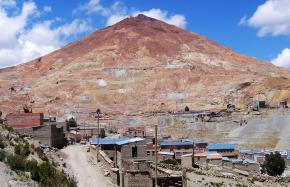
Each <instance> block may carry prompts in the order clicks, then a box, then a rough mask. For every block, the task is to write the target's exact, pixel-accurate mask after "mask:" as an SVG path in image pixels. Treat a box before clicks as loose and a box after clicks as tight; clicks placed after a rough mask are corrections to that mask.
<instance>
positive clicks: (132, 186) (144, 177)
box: [124, 171, 152, 187]
mask: <svg viewBox="0 0 290 187" xmlns="http://www.w3.org/2000/svg"><path fill="white" fill-rule="evenodd" d="M124 186H126V187H152V179H151V178H150V174H149V172H140V171H126V172H125V173H124Z"/></svg>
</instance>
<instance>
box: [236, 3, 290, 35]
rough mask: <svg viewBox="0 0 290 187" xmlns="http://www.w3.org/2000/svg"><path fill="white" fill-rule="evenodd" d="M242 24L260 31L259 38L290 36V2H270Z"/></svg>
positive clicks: (260, 7)
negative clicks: (269, 35)
mask: <svg viewBox="0 0 290 187" xmlns="http://www.w3.org/2000/svg"><path fill="white" fill-rule="evenodd" d="M240 23H243V24H247V25H249V26H252V27H254V28H257V29H258V36H261V37H262V36H266V35H268V34H271V35H273V36H278V35H289V34H290V1H289V0H268V1H266V2H265V3H264V4H262V5H260V6H259V7H258V8H257V10H256V11H255V13H254V14H253V15H252V16H251V17H250V18H249V19H246V18H245V17H244V18H242V19H241V21H240Z"/></svg>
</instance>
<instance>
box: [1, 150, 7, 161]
mask: <svg viewBox="0 0 290 187" xmlns="http://www.w3.org/2000/svg"><path fill="white" fill-rule="evenodd" d="M5 158H6V152H5V151H4V150H0V162H2V161H4V160H5Z"/></svg>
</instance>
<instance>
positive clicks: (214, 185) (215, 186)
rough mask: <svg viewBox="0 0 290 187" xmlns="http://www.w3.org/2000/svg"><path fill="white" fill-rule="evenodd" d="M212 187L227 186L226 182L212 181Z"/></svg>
mask: <svg viewBox="0 0 290 187" xmlns="http://www.w3.org/2000/svg"><path fill="white" fill-rule="evenodd" d="M209 186H210V187H223V186H225V184H224V182H210V185H209Z"/></svg>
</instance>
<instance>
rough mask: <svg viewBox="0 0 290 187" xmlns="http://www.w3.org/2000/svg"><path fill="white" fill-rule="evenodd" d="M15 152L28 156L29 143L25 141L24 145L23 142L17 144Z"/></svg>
mask: <svg viewBox="0 0 290 187" xmlns="http://www.w3.org/2000/svg"><path fill="white" fill-rule="evenodd" d="M14 153H15V154H17V155H21V156H24V157H27V156H28V155H29V154H30V150H29V144H27V143H25V145H24V146H23V145H22V144H17V145H15V147H14Z"/></svg>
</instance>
